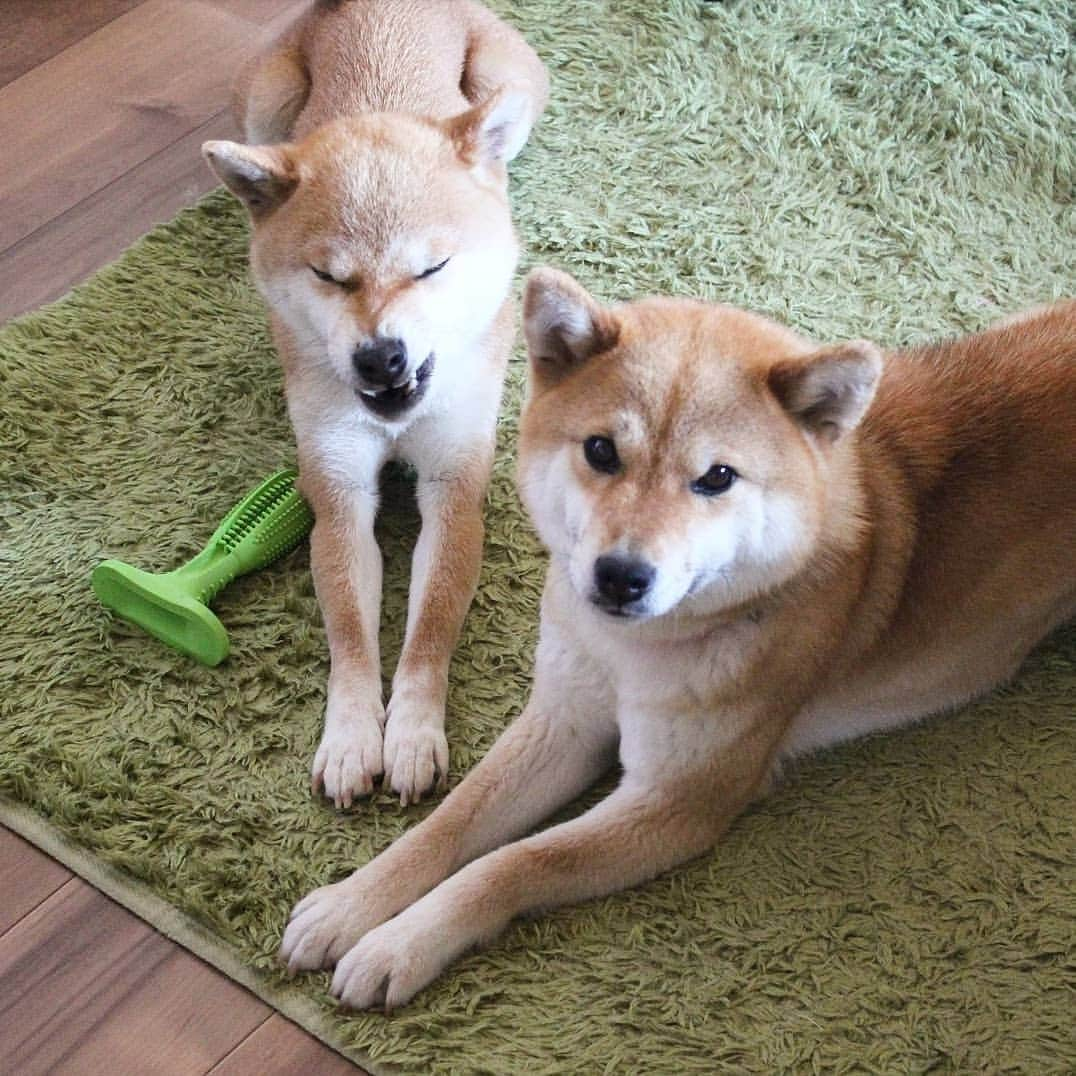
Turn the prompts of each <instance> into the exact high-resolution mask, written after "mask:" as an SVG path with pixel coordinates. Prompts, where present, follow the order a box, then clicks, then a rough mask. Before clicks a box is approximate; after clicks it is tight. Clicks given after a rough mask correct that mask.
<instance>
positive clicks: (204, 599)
mask: <svg viewBox="0 0 1076 1076" xmlns="http://www.w3.org/2000/svg"><path fill="white" fill-rule="evenodd" d="M249 570H251V569H244V568H243V567H242V565H241V564H240V562H239V558H238V557H237V556H236V555H235V554H234V553H231V552H229V551H228V548H227V546H225V545H223V544H222V543H218V542H213V543H212V544H211V545H208V546H206V548H205V549H203V550H202V552H201V553H199V554H198V556H196V557H195V558H194V560H190V561H188V562H187V563H186V564H184V565H183V566H182V567H180V568H176V569H175V570H174V571H171V572H166V573H165V575H164V576H163V578H165V579H168V580H170V581H172V582H174V583H176V584H178V585H180V586H182V588H183V590H184V591H185V592H186V593H187V594H189V595H190V596H191V597H192V598H194V599H195V600H196V601H200V602H201V603H202V604H203V605H208V604H209V603H210V602H211V601H212V600H213V599H214V598H215V597H216V596H217V594H218V593H219V592H220V591H221V590H222V589H223V588H224V587H225V586H227V585H228V584H229V583H230V582H232V580H233V579H236V578H238V577H239V576H240V575H243V574H244V572H245V571H249Z"/></svg>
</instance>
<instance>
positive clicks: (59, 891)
mask: <svg viewBox="0 0 1076 1076" xmlns="http://www.w3.org/2000/svg"><path fill="white" fill-rule="evenodd" d="M79 882H82V884H83V885H85V884H86V883H85V882H84V881H83V880H82V879H81V878H80V877H79V876H78V875H77V874H73V875H71V877H70V878H67V879H65V880H64V881H63V882H61V883H60V884H59V885H58V886H57V887H56V888H55V889H54V890H53V891H52V892H51V893H49V894H48V896H46V897H44V898H42V899H41V900H39V901H38V902H37V904H35V905H34V906H33V907H32V908H28V909H27V910H26V911H25V912H24V913H23V914H22V915H20V916H19V918H18V919H16V920H15V922H14V923H12V924H11V926H9V927H8V928H7V930H3V931H0V945H2V944H3V942H4V941H5V940H6V939H7V938H8V936H9V935H10V934H11V933H12V932H13V931H16V930H18V929H19V926H20V925H21V924H22V923H25V922H26V920H27V919H28V918H29V917H30V916H31V915H33V914H34V913H35V912H37V911H38V910H39V909H41V908H44V907H45V905H46V904H48V903H49V901H57V900H63V899H64V897H65V896H66V894H65V893H64V892H63V891H64V890H65V889H67V887H68V886H70V885H77V884H78V883H79Z"/></svg>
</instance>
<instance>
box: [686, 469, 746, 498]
mask: <svg viewBox="0 0 1076 1076" xmlns="http://www.w3.org/2000/svg"><path fill="white" fill-rule="evenodd" d="M739 477H740V476H739V475H738V474H737V473H736V472H735V471H734V470H733V469H732V468H731V467H726V466H725V464H723V463H715V464H714V465H713V467H711V468H710V469H709V470H708V471H707V472H706V474H704V475H703V476H702V477H701V478H696V479H695V481H694V482H692V483H691V489H692V492H694V493H701V494H702V495H703V496H704V497H716V496H717V494H719V493H724V492H725V491H726V490H727V489H728V488H729V487H730V486H731V485H732V483H733V482H735V481H736V479H737V478H739Z"/></svg>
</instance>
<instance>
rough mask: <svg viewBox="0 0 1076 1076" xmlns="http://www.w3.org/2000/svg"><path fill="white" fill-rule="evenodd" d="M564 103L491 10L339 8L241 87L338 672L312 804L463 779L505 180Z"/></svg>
mask: <svg viewBox="0 0 1076 1076" xmlns="http://www.w3.org/2000/svg"><path fill="white" fill-rule="evenodd" d="M546 96H547V76H546V72H545V69H544V67H543V66H542V64H541V62H540V61H539V59H538V57H537V56H536V55H535V54H534V52H533V51H532V50H531V49H530V47H529V46H528V45H527V44H526V43H525V42H524V41H523V39H522V38H521V37H520V36H519V35H518V34H517V33H516V32H515V31H514V30H513V29H511V28H510V27H509V26H507V25H505V24H504V23H502V22H501V21H500V20H499V19H497V18H496V17H495V16H493V15H492V14H491V13H490V12H489V11H487V10H486V9H485V8H484V7H482V6H481V5H480V4H478V3H476V2H473V0H362V2H359V0H335V2H332V0H320V2H318V3H315V4H314V5H313V6H312V7H311V8H310V9H309V11H308V12H307V13H306V14H305V15H304V16H302V17H301V18H300V19H299V21H298V22H296V23H295V25H294V26H292V27H291V28H290V29H289V30H287V31H286V32H285V33H284V35H283V36H282V37H281V38H280V39H279V40H278V41H277V42H276V43H275V44H274V45H273V46H272V47H270V48H269V49H268V50H267V51H266V52H265V53H263V54H262V55H260V56H258V57H256V58H255V59H254V60H253V61H251V62H250V63H249V64H248V65H247V66H246V68H244V70H243V71H242V72H241V74H240V78H239V82H238V85H237V92H236V111H237V113H238V116H239V118H240V121H241V124H242V126H243V129H244V131H245V133H246V136H247V138H248V140H249V141H250V142H251V143H257V144H255V145H240V144H238V143H234V142H208V143H206V145H205V146H204V147H203V150H204V153H205V155H206V157H207V159H208V161H209V163H210V165H211V166H212V167H213V169H214V170H215V171H216V172H217V174H218V175H219V176H220V178H221V180H223V182H224V183H225V184H226V185H227V186H228V187H229V188H230V189H231V190H232V192H233V193H234V194H236V195H237V196H238V197H239V198H240V199H241V200H242V201H243V202H244V203H245V204H246V206H247V207H248V209H249V210H250V215H251V220H252V237H251V247H250V264H251V269H252V272H253V275H254V279H255V281H256V283H257V285H258V288H259V290H260V291H261V293H262V295H263V296H264V298H265V300H266V302H267V304H268V307H269V312H270V316H271V322H272V329H273V336H274V340H275V343H276V345H277V349H278V351H279V354H280V358H281V361H282V364H283V368H284V375H285V388H286V393H287V401H288V411H289V414H290V417H291V421H292V425H293V427H294V430H295V436H296V440H297V443H298V453H299V470H300V489H301V490H302V492H303V494H304V495H305V496H306V498H307V500H308V501H309V502H310V504H311V506H312V507H313V510H314V514H315V517H316V524H315V527H314V532H313V535H312V538H311V569H312V572H313V576H314V582H315V587H316V590H317V595H318V600H319V603H320V605H321V609H322V613H323V615H324V619H325V627H326V631H327V634H328V639H329V649H330V657H331V672H330V679H329V691H328V705H327V711H326V718H325V730H324V735H323V737H322V740H321V744H320V746H319V748H318V750H317V754H316V756H315V759H314V765H313V784H314V787H315V789H316V788H317V787H318V786H323V787H324V790H325V793H326V795H327V796H329V797H330V798H331V799H332V800H334V801H335V803H336V805H337V806H349V805H350V804H351V802H352V798H353V797H355V796H361V795H366V794H368V793H369V792H370V791H371V790H372V788H373V783H374V780H375V778H376V777H377V776H378V775H379V774H381V773H382V771H384V778H385V782H386V784H391V787H392V788H393V789H394V790H395V791H396V792H397V793H399V795H400V799H401V801H402V802H404V803H408V802H410V801H415V800H418V799H419V798H420V797H421V796H422V794H423V793H425V792H426V791H428V790H429V789H430V787H431V786H432V785H433V784H434V781H435V780H436V779H437V778H438V776H439V777H440V779H441V780H442V781H443V780H444V778H445V774H446V771H447V767H448V745H447V742H446V739H445V734H444V706H445V691H446V686H447V676H448V663H449V658H450V656H451V653H452V650H453V648H454V647H455V643H456V639H457V637H458V634H459V630H460V627H461V624H462V621H463V617H464V614H465V613H466V611H467V607H468V606H469V605H470V601H471V597H472V596H473V592H474V588H475V584H476V582H477V578H478V570H479V564H480V561H481V550H482V536H483V527H482V504H483V500H484V496H485V490H486V485H487V481H488V478H489V470H490V466H491V462H492V457H493V445H494V427H495V423H496V416H497V410H498V407H499V403H500V397H501V387H502V382H503V378H504V371H505V366H506V363H507V359H508V354H509V351H510V349H511V344H512V340H513V336H514V312H513V306H512V303H511V300H510V299H509V288H510V285H511V280H512V275H513V273H514V271H515V265H516V260H517V246H516V240H515V236H514V233H513V230H512V222H511V219H510V215H509V206H508V198H507V192H506V183H507V177H506V170H505V166H506V164H507V162H508V161H510V160H511V159H512V158H513V157H514V156H515V155H516V154H517V153H518V152H519V150H520V149H521V148H522V146H523V144H524V142H525V141H526V139H527V137H528V134H529V132H530V129H531V126H532V124H533V123H534V121H535V120H536V119H537V117H538V116H539V114H540V113H541V111H542V109H543V108H544V106H545V101H546ZM389 459H403V460H406V461H408V462H409V463H411V464H413V465H414V467H415V469H416V470H417V473H418V484H417V495H418V503H419V508H420V511H421V515H422V531H421V534H420V536H419V539H418V544H417V546H416V549H415V555H414V562H413V569H412V578H411V592H410V601H409V608H408V618H407V633H406V638H405V641H404V646H403V652H402V654H401V656H400V661H399V664H398V666H397V670H396V675H395V677H394V679H393V685H392V695H391V700H390V702H389V705H388V710H387V722H388V723H387V727H386V709H385V707H384V706H383V704H382V698H381V671H380V661H379V658H378V621H379V611H380V601H381V554H380V551H379V550H378V547H377V543H376V542H375V540H374V531H373V526H374V516H375V514H376V511H377V506H378V475H379V473H380V471H381V469H382V467H383V465H384V464H385V462H386V461H387V460H389Z"/></svg>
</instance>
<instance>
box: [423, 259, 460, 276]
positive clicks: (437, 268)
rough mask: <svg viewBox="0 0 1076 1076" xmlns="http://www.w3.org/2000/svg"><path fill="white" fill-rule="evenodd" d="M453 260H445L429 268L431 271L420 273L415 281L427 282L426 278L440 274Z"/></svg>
mask: <svg viewBox="0 0 1076 1076" xmlns="http://www.w3.org/2000/svg"><path fill="white" fill-rule="evenodd" d="M451 260H452V259H451V258H445V260H444V261H443V262H438V263H437V264H436V265H431V266H430V267H429V269H424V270H423V271H422V272H421V273H419V274H418V275H417V276H416V277H415V279H416V280H425V279H426V277H428V276H433V274H434V273H439V272H440V271H441V270H442V269H444V267H445V266H446V265H448V263H449V262H450V261H451Z"/></svg>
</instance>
